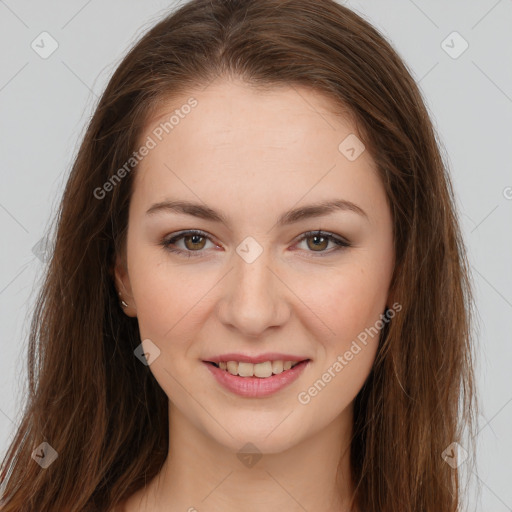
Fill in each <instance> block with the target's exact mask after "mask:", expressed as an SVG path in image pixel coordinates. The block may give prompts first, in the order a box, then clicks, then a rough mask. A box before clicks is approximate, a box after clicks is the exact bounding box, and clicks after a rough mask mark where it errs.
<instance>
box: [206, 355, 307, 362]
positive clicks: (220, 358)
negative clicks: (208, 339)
mask: <svg viewBox="0 0 512 512" xmlns="http://www.w3.org/2000/svg"><path fill="white" fill-rule="evenodd" d="M307 359H309V358H308V357H304V356H295V355H292V354H279V353H277V352H269V353H266V354H259V355H255V356H250V355H247V354H237V353H229V354H221V355H218V356H213V357H209V358H208V359H204V361H206V362H210V363H219V362H221V361H224V362H227V361H238V362H240V363H252V364H257V363H264V362H265V361H305V360H307Z"/></svg>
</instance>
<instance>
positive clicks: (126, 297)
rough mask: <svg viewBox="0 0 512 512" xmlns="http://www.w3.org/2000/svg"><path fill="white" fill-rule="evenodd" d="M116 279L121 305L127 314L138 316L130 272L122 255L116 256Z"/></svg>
mask: <svg viewBox="0 0 512 512" xmlns="http://www.w3.org/2000/svg"><path fill="white" fill-rule="evenodd" d="M114 281H115V286H116V289H117V292H118V295H119V306H120V307H121V308H122V309H123V311H124V313H125V314H126V315H127V316H130V317H136V316H137V309H136V306H135V301H134V300H133V294H132V288H131V285H130V276H129V274H128V269H127V267H126V263H125V262H124V261H123V260H122V259H121V258H120V257H118V258H116V263H115V266H114Z"/></svg>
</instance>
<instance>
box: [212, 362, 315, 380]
mask: <svg viewBox="0 0 512 512" xmlns="http://www.w3.org/2000/svg"><path fill="white" fill-rule="evenodd" d="M307 361H309V359H304V360H303V361H265V362H263V363H256V364H253V363H244V362H238V361H221V362H219V363H214V362H212V361H205V362H206V363H208V364H211V365H212V366H215V367H216V368H219V369H220V370H224V371H226V372H227V373H230V374H231V375H235V376H238V377H260V378H268V377H272V376H273V375H278V374H280V373H283V372H287V371H288V370H291V369H292V368H294V367H295V366H297V365H299V364H302V363H306V362H307Z"/></svg>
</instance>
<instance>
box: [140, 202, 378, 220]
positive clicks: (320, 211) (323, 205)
mask: <svg viewBox="0 0 512 512" xmlns="http://www.w3.org/2000/svg"><path fill="white" fill-rule="evenodd" d="M336 211H345V212H352V213H356V214H358V215H360V216H362V217H364V218H365V219H366V220H369V218H368V215H367V213H366V212H365V211H364V210H363V209H362V208H361V207H360V206H358V205H357V204H355V203H352V202H351V201H347V200H345V199H334V200H331V201H322V202H320V203H315V204H310V205H308V206H302V207H300V208H295V209H293V210H289V211H287V212H285V213H283V214H282V215H281V216H280V217H279V219H278V220H277V223H276V224H277V226H279V227H281V226H287V225H290V224H294V223H297V222H300V221H301V220H304V219H309V218H316V217H323V216H325V215H329V214H331V213H334V212H336ZM162 212H173V213H181V214H185V215H191V216H193V217H198V218H201V219H205V220H209V221H213V222H219V223H222V224H224V225H225V226H228V225H229V221H228V218H227V216H226V215H224V214H223V213H221V212H217V211H215V210H213V209H212V208H210V207H208V206H206V205H203V204H200V203H193V202H191V201H171V200H167V201H162V202H160V203H155V204H154V205H152V206H151V207H150V208H149V209H148V210H147V212H146V215H154V214H156V213H162Z"/></svg>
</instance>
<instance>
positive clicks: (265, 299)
mask: <svg viewBox="0 0 512 512" xmlns="http://www.w3.org/2000/svg"><path fill="white" fill-rule="evenodd" d="M236 253H237V254H236V255H234V258H233V264H234V267H235V268H234V269H233V272H231V273H230V274H231V278H230V286H229V287H228V291H227V293H226V295H225V297H224V299H223V300H224V308H223V311H224V313H223V318H222V320H223V321H224V322H225V323H228V324H231V325H233V326H235V327H236V328H237V329H238V330H240V331H241V332H244V333H245V334H247V335H252V336H257V335H258V334H260V333H261V332H263V331H264V330H265V329H266V328H267V327H269V326H273V325H277V324H279V323H280V322H281V321H283V317H282V313H283V311H284V310H285V309H286V306H285V304H284V303H283V297H281V296H280V291H279V290H280V287H279V279H278V278H277V277H276V275H275V274H274V272H275V270H274V266H275V265H274V264H273V262H272V251H271V250H270V249H269V248H268V247H263V245H262V244H260V243H259V242H258V241H256V239H254V238H253V237H247V238H246V239H244V240H243V241H242V242H241V243H240V244H239V245H238V247H237V248H236Z"/></svg>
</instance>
